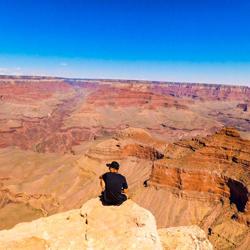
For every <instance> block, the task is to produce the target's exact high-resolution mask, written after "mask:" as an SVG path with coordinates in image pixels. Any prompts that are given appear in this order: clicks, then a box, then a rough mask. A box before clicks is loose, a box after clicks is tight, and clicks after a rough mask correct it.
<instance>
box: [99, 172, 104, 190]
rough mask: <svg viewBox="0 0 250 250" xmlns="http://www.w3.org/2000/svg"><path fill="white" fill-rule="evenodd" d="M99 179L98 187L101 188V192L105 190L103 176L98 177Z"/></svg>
mask: <svg viewBox="0 0 250 250" xmlns="http://www.w3.org/2000/svg"><path fill="white" fill-rule="evenodd" d="M99 179H100V186H101V189H102V192H103V191H104V190H105V182H104V180H103V175H101V176H100V177H99Z"/></svg>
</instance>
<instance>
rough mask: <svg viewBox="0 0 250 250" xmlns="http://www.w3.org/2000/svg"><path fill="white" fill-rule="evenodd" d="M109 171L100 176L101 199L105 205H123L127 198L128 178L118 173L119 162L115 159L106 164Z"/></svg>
mask: <svg viewBox="0 0 250 250" xmlns="http://www.w3.org/2000/svg"><path fill="white" fill-rule="evenodd" d="M106 166H107V167H109V172H106V173H105V174H103V175H101V176H100V185H101V188H102V195H101V196H100V198H101V201H102V203H103V204H104V205H118V206H119V205H121V204H122V203H123V202H124V201H125V200H127V198H128V197H127V191H128V184H127V181H126V178H125V177H124V176H123V175H121V174H119V173H118V170H119V163H118V162H116V161H113V162H111V163H108V164H106Z"/></svg>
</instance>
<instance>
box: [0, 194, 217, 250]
mask: <svg viewBox="0 0 250 250" xmlns="http://www.w3.org/2000/svg"><path fill="white" fill-rule="evenodd" d="M159 235H160V236H159ZM0 249H10V250H18V249H19V250H20V249H26V250H27V249H51V250H56V249H62V250H63V249H67V250H70V249H72V250H77V249H117V250H119V249H127V250H129V249H145V250H163V249H164V250H168V249H183V250H184V249H202V250H212V249H213V247H212V244H211V243H210V242H209V241H208V239H207V238H206V234H205V232H204V231H202V230H201V229H200V228H199V227H198V226H192V227H176V228H165V229H160V230H158V231H157V228H156V223H155V219H154V216H153V215H152V214H151V213H150V212H149V211H148V210H146V209H144V208H142V207H140V206H138V205H137V204H136V203H135V202H133V201H131V200H127V201H126V202H124V203H123V204H122V205H120V206H103V205H102V203H101V202H100V200H99V199H98V198H96V199H91V200H89V201H88V202H86V203H85V204H84V205H83V206H82V207H81V209H74V210H70V211H67V212H64V213H58V214H56V215H52V216H49V217H47V218H41V219H38V220H35V221H32V222H29V223H20V224H18V225H16V226H15V227H14V228H13V229H10V230H3V231H0Z"/></svg>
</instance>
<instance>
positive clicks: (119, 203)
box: [99, 192, 127, 206]
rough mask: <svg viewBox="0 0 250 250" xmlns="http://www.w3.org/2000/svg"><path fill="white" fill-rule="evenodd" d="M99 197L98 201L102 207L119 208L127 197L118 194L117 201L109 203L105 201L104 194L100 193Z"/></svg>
mask: <svg viewBox="0 0 250 250" xmlns="http://www.w3.org/2000/svg"><path fill="white" fill-rule="evenodd" d="M99 197H100V200H101V202H102V204H103V205H104V206H112V205H114V206H120V205H121V204H122V203H123V202H124V201H126V200H127V196H126V195H125V194H120V195H119V199H117V200H115V201H114V200H113V201H111V200H109V199H107V197H106V195H105V192H102V193H101V195H100V196H99Z"/></svg>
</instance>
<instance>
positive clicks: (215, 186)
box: [0, 76, 250, 249]
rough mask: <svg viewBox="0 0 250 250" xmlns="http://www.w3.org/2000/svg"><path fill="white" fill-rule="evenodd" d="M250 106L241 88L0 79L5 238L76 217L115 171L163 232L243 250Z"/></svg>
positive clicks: (0, 208)
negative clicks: (51, 218)
mask: <svg viewBox="0 0 250 250" xmlns="http://www.w3.org/2000/svg"><path fill="white" fill-rule="evenodd" d="M249 100H250V89H249V88H248V87H240V86H224V85H204V84H184V83H162V82H161V83H160V82H143V81H118V80H117V81H116V80H77V79H63V78H49V77H8V76H2V77H0V107H1V108H0V221H1V223H0V229H7V228H11V227H13V226H14V225H15V224H17V223H19V222H23V221H30V220H34V219H36V218H39V217H41V216H47V215H51V214H54V213H58V212H62V211H66V210H69V209H73V208H80V207H81V206H82V204H83V203H84V202H86V201H87V200H89V199H90V198H93V197H96V196H97V195H98V194H99V192H100V189H99V183H98V176H99V175H101V174H102V173H103V172H104V171H106V167H105V163H106V162H108V161H112V160H117V161H119V162H120V163H121V172H122V173H123V174H124V175H126V177H127V179H128V183H129V187H130V196H131V198H132V199H133V200H134V201H136V202H137V203H138V204H139V205H141V206H142V207H145V208H147V209H149V210H150V211H151V212H152V213H153V214H154V216H155V217H156V221H157V226H158V227H159V228H163V227H164V228H165V227H175V226H189V225H194V224H196V225H198V226H200V227H201V228H202V229H204V231H205V232H206V233H207V235H208V237H209V240H210V241H211V242H212V243H213V245H214V246H215V247H216V248H218V249H223V248H224V249H235V248H238V249H246V248H245V246H247V245H248V244H249V238H250V237H249V236H250V235H249V225H250V218H249V216H250V214H249V213H250V203H249V183H250V176H249V165H250V141H249V139H250V111H249V104H250V101H249ZM229 127H230V128H229ZM233 127H234V128H233ZM10 215H11V216H10Z"/></svg>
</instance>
